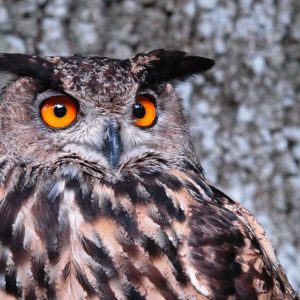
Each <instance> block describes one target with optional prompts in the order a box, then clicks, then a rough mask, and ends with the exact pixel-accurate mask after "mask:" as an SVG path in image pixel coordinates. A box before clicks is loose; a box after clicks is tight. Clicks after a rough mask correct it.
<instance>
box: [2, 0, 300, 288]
mask: <svg viewBox="0 0 300 300" xmlns="http://www.w3.org/2000/svg"><path fill="white" fill-rule="evenodd" d="M163 47H165V48H178V49H183V50H186V51H189V52H192V53H193V54H199V55H202V56H208V57H213V58H215V60H216V67H215V68H214V70H213V71H211V72H208V73H207V74H205V75H204V76H199V77H195V78H193V79H192V80H190V81H189V82H187V83H185V84H183V85H182V86H181V87H179V90H180V93H182V95H183V97H184V101H185V106H186V108H187V111H188V112H189V115H190V121H191V131H192V135H193V138H194V141H195V146H196V149H197V152H198V153H199V156H200V158H201V161H202V163H203V167H204V169H205V170H206V174H207V177H208V178H209V179H210V180H211V181H212V182H213V183H215V184H216V185H217V186H218V187H219V188H221V189H222V190H223V191H225V192H226V193H228V194H229V195H230V196H231V197H233V198H234V199H236V200H239V201H241V202H242V203H243V204H244V205H245V206H246V207H248V208H249V209H250V210H251V211H252V212H253V213H254V214H255V215H256V216H257V217H258V219H259V220H260V221H261V223H262V224H263V225H264V227H265V228H266V229H267V232H268V233H269V235H270V236H271V238H272V241H273V244H274V245H275V248H276V249H277V253H278V255H279V258H280V260H281V262H282V264H283V265H284V267H285V268H286V270H287V274H288V277H289V278H290V280H291V282H292V284H293V286H294V287H295V288H296V289H297V290H298V292H299V291H300V275H299V273H300V271H298V270H300V2H299V0H284V1H279V0H262V1H258V0H226V1H225V0H160V1H159V0H157V1H155V0H141V1H130V0H123V1H122V0H115V1H113V0H111V1H109V0H103V1H101V0H89V1H86V0H78V1H72V0H54V1H50V0H18V1H16V0H14V1H13V0H0V52H22V53H37V54H41V55H53V54H60V55H67V54H73V53H81V54H99V55H106V56H113V57H121V58H125V57H127V56H130V55H132V54H133V53H135V52H137V51H144V50H150V49H152V48H163Z"/></svg>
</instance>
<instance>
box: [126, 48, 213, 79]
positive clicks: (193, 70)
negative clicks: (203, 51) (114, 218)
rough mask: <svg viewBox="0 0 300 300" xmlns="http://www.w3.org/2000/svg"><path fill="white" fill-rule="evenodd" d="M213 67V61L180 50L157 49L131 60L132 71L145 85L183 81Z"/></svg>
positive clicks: (140, 54)
mask: <svg viewBox="0 0 300 300" xmlns="http://www.w3.org/2000/svg"><path fill="white" fill-rule="evenodd" d="M213 65H214V61H213V60H212V59H209V58H205V57H200V56H192V55H188V54H187V53H186V52H183V51H178V50H164V49H156V50H152V51H150V52H147V53H139V54H137V55H136V56H134V57H133V58H132V59H131V71H132V72H133V73H134V74H135V75H137V77H140V78H141V80H142V82H143V83H144V84H156V83H160V82H168V81H173V80H179V81H183V80H185V79H187V78H188V77H190V76H192V75H196V74H199V73H202V72H204V71H206V70H209V69H210V68H211V67H212V66H213Z"/></svg>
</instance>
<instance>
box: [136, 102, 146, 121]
mask: <svg viewBox="0 0 300 300" xmlns="http://www.w3.org/2000/svg"><path fill="white" fill-rule="evenodd" d="M145 114H146V110H145V107H144V106H143V105H141V104H139V103H136V104H135V105H134V107H133V115H134V116H135V117H136V118H138V119H141V118H143V117H145Z"/></svg>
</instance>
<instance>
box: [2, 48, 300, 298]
mask: <svg viewBox="0 0 300 300" xmlns="http://www.w3.org/2000/svg"><path fill="white" fill-rule="evenodd" d="M212 65H213V61H211V60H209V59H205V58H201V57H195V56H189V55H187V54H185V53H183V52H181V51H166V50H153V51H151V52H148V53H140V54H137V55H136V56H135V57H133V58H132V59H126V60H116V59H110V58H101V57H82V56H78V55H77V56H72V57H36V56H27V55H22V54H2V55H0V299H106V300H113V299H118V300H119V299H156V300H158V299H169V300H171V299H299V298H298V297H297V295H296V294H295V292H294V291H293V289H292V287H291V286H290V284H289V283H288V280H287V278H286V276H285V274H284V271H283V269H282V267H281V266H280V264H279V262H278V261H277V258H276V255H275V254H274V251H273V249H272V246H271V245H270V242H269V241H268V239H267V237H266V235H265V232H264V230H263V229H262V228H261V226H260V225H259V224H258V222H257V221H256V220H255V218H254V217H253V216H251V214H250V213H249V212H248V211H247V210H246V209H245V208H243V207H241V206H240V205H239V204H238V203H236V202H234V201H233V200H231V199H230V198H229V197H227V196H226V195H224V194H223V193H222V192H220V191H219V190H217V189H216V188H215V187H213V186H211V185H210V184H209V183H208V182H207V180H206V179H205V177H204V175H203V172H202V168H201V166H200V164H199V162H198V160H197V158H196V156H195V153H194V150H193V146H192V144H191V140H190V135H189V131H188V126H187V122H186V120H185V117H184V114H183V112H182V105H181V100H180V99H179V97H178V96H177V95H176V93H175V89H174V85H175V84H176V81H178V80H179V81H180V80H184V79H186V78H187V77H189V76H191V75H193V74H197V73H200V72H202V71H205V70H207V69H209V68H210V67H211V66H212ZM53 95H55V96H58V97H59V95H67V96H70V97H72V98H73V99H75V100H74V101H76V103H77V107H78V113H77V117H76V121H75V122H74V123H72V124H71V125H70V126H67V127H64V128H63V129H54V128H53V127H49V126H47V125H46V124H45V123H44V122H43V120H42V119H41V115H40V113H39V110H40V107H41V106H42V105H43V103H44V101H46V100H45V99H48V98H49V97H52V96H53ZM137 95H146V96H147V97H149V98H150V99H151V101H153V102H154V103H155V106H156V110H157V116H156V120H155V122H154V123H153V124H152V125H151V126H147V127H146V128H140V127H138V126H136V123H135V122H134V118H133V107H134V105H135V104H136V101H137V100H136V99H137ZM139 113H141V111H139Z"/></svg>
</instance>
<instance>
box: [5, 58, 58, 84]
mask: <svg viewBox="0 0 300 300" xmlns="http://www.w3.org/2000/svg"><path fill="white" fill-rule="evenodd" d="M0 72H5V73H10V74H13V75H15V76H30V77H33V78H37V79H40V80H42V81H44V82H49V81H51V74H52V68H51V65H50V64H49V62H47V61H46V60H45V59H43V58H42V57H37V56H32V55H27V54H15V53H4V54H0Z"/></svg>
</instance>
